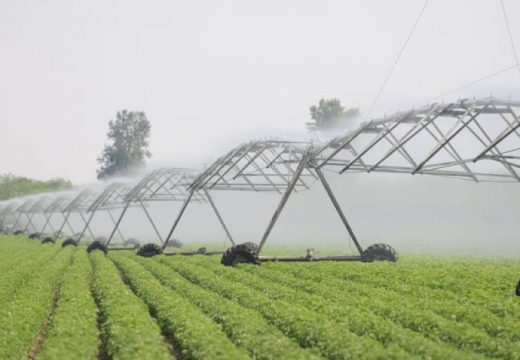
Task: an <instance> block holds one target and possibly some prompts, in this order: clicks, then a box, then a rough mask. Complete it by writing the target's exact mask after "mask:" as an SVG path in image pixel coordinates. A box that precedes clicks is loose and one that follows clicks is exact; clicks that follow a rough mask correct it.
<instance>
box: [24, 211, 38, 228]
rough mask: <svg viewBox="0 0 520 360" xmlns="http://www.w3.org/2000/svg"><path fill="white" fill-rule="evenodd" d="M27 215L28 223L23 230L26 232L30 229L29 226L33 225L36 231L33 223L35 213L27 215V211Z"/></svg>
mask: <svg viewBox="0 0 520 360" xmlns="http://www.w3.org/2000/svg"><path fill="white" fill-rule="evenodd" d="M25 216H27V225H25V228H24V229H23V232H26V231H27V230H29V226H32V228H33V230H34V231H36V227H35V226H34V225H33V223H32V219H33V217H34V213H31V215H27V213H25Z"/></svg>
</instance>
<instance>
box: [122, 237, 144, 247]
mask: <svg viewBox="0 0 520 360" xmlns="http://www.w3.org/2000/svg"><path fill="white" fill-rule="evenodd" d="M124 244H125V245H126V246H135V247H137V246H139V245H141V243H140V242H139V240H137V239H135V238H130V239H128V240H126V241H125V242H124Z"/></svg>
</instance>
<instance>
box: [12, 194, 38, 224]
mask: <svg viewBox="0 0 520 360" xmlns="http://www.w3.org/2000/svg"><path fill="white" fill-rule="evenodd" d="M34 203H35V200H34V199H27V200H25V201H24V202H23V203H22V204H21V205H20V206H18V207H17V208H16V209H14V211H13V216H14V214H16V218H15V222H14V225H13V231H25V230H26V228H27V226H29V224H30V221H29V219H31V217H30V215H29V214H28V211H29V209H30V208H31V206H33V205H34ZM22 216H25V217H26V219H27V220H28V221H27V222H26V225H25V226H22V228H20V229H19V228H18V225H19V224H21V221H22Z"/></svg>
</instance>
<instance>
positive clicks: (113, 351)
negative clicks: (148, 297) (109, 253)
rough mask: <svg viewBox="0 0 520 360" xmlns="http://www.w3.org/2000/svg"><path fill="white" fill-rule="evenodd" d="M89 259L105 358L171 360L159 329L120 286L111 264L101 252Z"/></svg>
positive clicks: (141, 306)
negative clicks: (105, 353) (104, 341)
mask: <svg viewBox="0 0 520 360" xmlns="http://www.w3.org/2000/svg"><path fill="white" fill-rule="evenodd" d="M89 257H90V260H91V262H92V266H93V268H94V281H93V289H94V294H95V297H96V299H97V302H98V305H99V310H100V311H101V314H100V315H101V318H102V331H103V332H104V334H103V336H104V339H105V340H106V350H107V353H108V355H109V356H111V357H112V358H113V359H154V360H155V359H171V354H170V351H169V349H168V346H167V344H166V342H165V340H164V338H163V336H162V335H161V329H160V328H159V326H158V325H157V323H156V322H155V321H154V319H153V318H152V317H151V316H150V314H149V313H148V308H147V306H146V305H145V304H144V302H143V301H142V300H141V299H139V298H138V297H137V296H136V295H135V294H133V293H132V291H131V290H130V289H129V288H128V287H127V286H126V285H125V284H124V283H123V280H122V279H121V277H120V276H119V272H118V270H117V268H116V267H115V266H114V264H112V262H111V261H110V260H109V259H107V258H106V257H105V255H104V254H103V253H101V252H100V251H94V252H92V253H90V256H89Z"/></svg>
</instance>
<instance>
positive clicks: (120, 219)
mask: <svg viewBox="0 0 520 360" xmlns="http://www.w3.org/2000/svg"><path fill="white" fill-rule="evenodd" d="M129 206H130V202H127V203H126V205H125V207H124V208H123V211H121V215H119V218H118V219H117V222H116V224H115V225H114V229H113V230H112V232H111V233H110V236H109V237H108V240H107V245H106V246H108V245H109V244H110V242H111V241H112V238H113V237H114V235H115V233H116V231H117V230H118V228H119V224H121V221H123V216H125V213H126V210H128V207H129Z"/></svg>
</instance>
